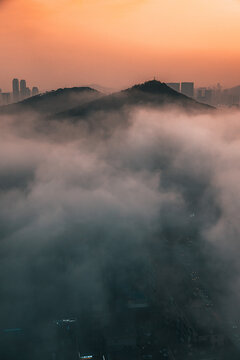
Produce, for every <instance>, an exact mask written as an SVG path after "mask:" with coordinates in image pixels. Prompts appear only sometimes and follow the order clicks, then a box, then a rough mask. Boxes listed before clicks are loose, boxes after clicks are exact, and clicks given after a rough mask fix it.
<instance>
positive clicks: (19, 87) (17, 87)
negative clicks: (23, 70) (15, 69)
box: [0, 79, 39, 105]
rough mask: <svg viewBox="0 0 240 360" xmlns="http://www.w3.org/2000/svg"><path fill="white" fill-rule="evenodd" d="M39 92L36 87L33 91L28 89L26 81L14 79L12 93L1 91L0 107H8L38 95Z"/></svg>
mask: <svg viewBox="0 0 240 360" xmlns="http://www.w3.org/2000/svg"><path fill="white" fill-rule="evenodd" d="M38 93H39V90H38V88H37V87H36V86H34V87H33V88H32V89H30V88H29V87H27V83H26V80H20V81H19V80H18V79H13V81H12V92H2V90H1V89H0V105H8V104H11V103H15V102H18V101H22V100H24V99H26V98H28V97H30V96H35V95H38Z"/></svg>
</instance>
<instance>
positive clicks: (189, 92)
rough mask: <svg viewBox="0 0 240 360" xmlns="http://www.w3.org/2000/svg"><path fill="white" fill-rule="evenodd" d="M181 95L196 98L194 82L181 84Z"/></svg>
mask: <svg viewBox="0 0 240 360" xmlns="http://www.w3.org/2000/svg"><path fill="white" fill-rule="evenodd" d="M181 93H182V94H184V95H186V96H189V97H194V83H193V82H182V83H181Z"/></svg>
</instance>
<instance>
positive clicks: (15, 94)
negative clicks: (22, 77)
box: [12, 79, 19, 102]
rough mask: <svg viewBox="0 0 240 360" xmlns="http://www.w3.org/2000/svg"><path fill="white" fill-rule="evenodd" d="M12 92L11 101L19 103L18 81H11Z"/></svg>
mask: <svg viewBox="0 0 240 360" xmlns="http://www.w3.org/2000/svg"><path fill="white" fill-rule="evenodd" d="M12 90H13V101H14V102H17V101H19V80H18V79H13V81H12Z"/></svg>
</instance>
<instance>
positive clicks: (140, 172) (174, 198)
mask: <svg viewBox="0 0 240 360" xmlns="http://www.w3.org/2000/svg"><path fill="white" fill-rule="evenodd" d="M111 116H113V115H106V121H105V122H104V121H102V120H101V122H99V125H97V124H98V122H97V119H95V121H94V123H95V127H94V128H93V127H92V126H91V127H88V123H87V121H85V122H84V121H80V122H78V123H77V122H75V123H72V122H70V121H69V122H68V121H61V122H60V121H59V122H58V121H49V122H48V121H45V120H44V121H41V119H39V118H35V117H34V116H32V117H31V116H29V115H28V118H25V117H24V116H20V117H17V116H16V117H8V116H2V117H1V118H0V153H1V157H0V224H1V227H0V257H1V259H0V277H1V279H0V280H1V281H0V283H1V300H0V318H1V324H2V326H21V325H22V324H24V323H25V322H28V321H32V320H36V319H38V318H41V317H43V318H57V317H61V316H62V317H64V316H72V315H74V314H77V313H79V312H82V311H90V312H91V311H92V310H100V311H104V312H105V313H106V314H107V313H110V312H111V310H110V308H109V303H110V298H111V292H112V291H113V287H115V288H116V289H117V290H116V289H115V290H114V291H117V294H118V296H119V298H121V296H122V297H123V298H124V296H126V293H127V292H128V289H132V287H134V286H137V287H139V288H141V289H144V286H145V283H146V284H147V283H148V282H149V281H151V278H152V276H153V273H154V272H156V271H157V273H158V274H157V276H158V285H159V287H160V288H161V292H162V293H164V291H166V289H167V291H170V292H171V293H172V294H174V296H175V297H177V296H180V297H182V296H184V295H183V293H184V290H183V289H182V287H181V281H182V277H183V276H184V275H183V273H182V272H181V269H184V266H185V264H184V262H185V260H186V258H187V260H186V262H187V263H188V266H189V263H190V266H191V262H192V263H193V264H194V266H196V267H197V269H198V271H199V273H200V274H201V277H202V281H203V282H206V284H207V286H208V287H209V288H211V292H212V296H213V298H214V301H215V302H216V304H217V305H216V306H218V307H219V309H221V311H222V313H223V314H224V315H223V316H228V314H229V316H232V312H235V304H237V303H238V300H239V285H240V284H239V274H240V268H239V261H238V258H239V247H240V239H239V238H240V221H239V213H240V199H239V194H240V136H239V130H240V122H239V120H240V114H239V113H238V112H224V113H217V114H211V115H206V114H205V115H186V114H181V113H179V110H165V111H148V110H145V109H142V110H136V111H133V112H131V113H130V114H129V119H128V122H126V121H123V123H122V124H121V117H120V116H119V117H118V118H117V119H116V122H114V121H113V119H109V117H111ZM114 124H115V125H114ZM189 241H191V242H192V243H193V246H194V249H195V250H194V251H195V253H194V255H193V254H192V253H191V250H189V247H188V246H187V245H186V244H188V243H189ZM183 252H184V259H185V260H183V258H182V257H181V256H182V254H183ZM156 269H157V270H156ZM151 271H152V272H153V273H151ZM113 284H114V285H113ZM136 284H137V285H136ZM129 291H130V290H129Z"/></svg>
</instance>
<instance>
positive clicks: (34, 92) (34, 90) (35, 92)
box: [32, 86, 39, 96]
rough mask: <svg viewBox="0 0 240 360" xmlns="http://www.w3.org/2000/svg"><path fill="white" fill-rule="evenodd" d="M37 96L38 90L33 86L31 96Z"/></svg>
mask: <svg viewBox="0 0 240 360" xmlns="http://www.w3.org/2000/svg"><path fill="white" fill-rule="evenodd" d="M38 94H39V90H38V87H36V86H34V87H33V88H32V96H35V95H38Z"/></svg>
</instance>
